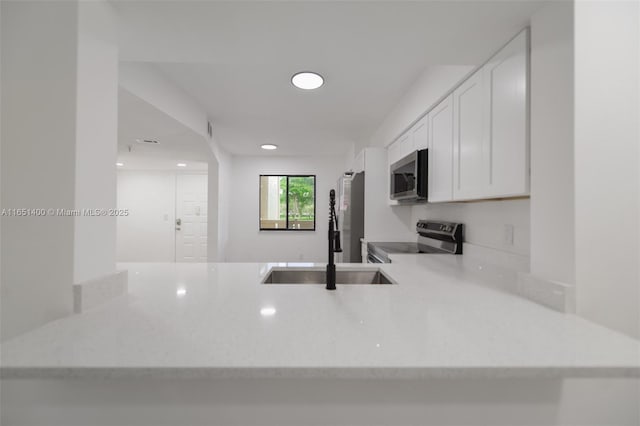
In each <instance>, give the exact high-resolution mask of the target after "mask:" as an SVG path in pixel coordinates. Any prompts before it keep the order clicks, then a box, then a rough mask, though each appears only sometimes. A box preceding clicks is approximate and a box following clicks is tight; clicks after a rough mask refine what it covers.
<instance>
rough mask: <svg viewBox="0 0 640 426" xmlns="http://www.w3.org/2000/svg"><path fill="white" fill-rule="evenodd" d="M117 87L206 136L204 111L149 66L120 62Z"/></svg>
mask: <svg viewBox="0 0 640 426" xmlns="http://www.w3.org/2000/svg"><path fill="white" fill-rule="evenodd" d="M120 85H121V86H122V87H124V88H125V89H127V90H128V91H129V92H131V93H133V94H134V95H136V96H138V97H139V98H141V99H144V100H145V101H147V102H148V103H150V104H151V105H153V106H155V107H156V108H158V109H159V110H160V111H163V112H164V113H165V114H167V115H170V116H171V117H173V118H174V119H176V120H177V121H179V122H180V123H182V124H184V125H185V126H187V127H189V128H190V129H191V130H193V131H195V132H196V133H198V134H199V135H202V136H206V135H207V114H206V113H205V111H204V109H203V108H202V107H201V106H200V105H199V104H198V103H197V102H196V101H194V100H193V99H192V98H191V97H190V96H189V95H187V94H186V93H185V92H184V91H183V90H182V89H180V88H179V87H177V86H176V85H175V84H173V83H172V82H171V81H170V80H169V79H167V78H166V77H165V76H164V75H163V74H162V73H160V72H159V71H158V70H157V69H156V68H154V66H153V65H151V64H147V63H143V62H121V63H120Z"/></svg>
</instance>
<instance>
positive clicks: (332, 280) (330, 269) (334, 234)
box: [326, 189, 342, 290]
mask: <svg viewBox="0 0 640 426" xmlns="http://www.w3.org/2000/svg"><path fill="white" fill-rule="evenodd" d="M340 252H342V249H341V248H340V231H339V230H338V216H336V191H334V190H333V189H332V190H331V191H329V263H328V264H327V286H326V289H327V290H335V289H336V264H335V262H334V259H333V257H334V256H333V255H334V253H340Z"/></svg>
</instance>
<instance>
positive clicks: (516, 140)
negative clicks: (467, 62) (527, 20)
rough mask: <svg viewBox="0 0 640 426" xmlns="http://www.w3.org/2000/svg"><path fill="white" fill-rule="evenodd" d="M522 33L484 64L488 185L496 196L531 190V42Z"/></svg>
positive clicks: (507, 195)
mask: <svg viewBox="0 0 640 426" xmlns="http://www.w3.org/2000/svg"><path fill="white" fill-rule="evenodd" d="M527 35H528V34H527V32H523V33H520V35H518V37H516V38H515V39H513V40H512V41H511V42H510V43H509V44H508V45H507V46H505V47H504V48H503V49H502V50H500V52H498V53H497V54H496V55H495V56H494V57H493V58H491V60H489V62H488V63H487V64H486V65H485V66H484V67H483V69H482V73H483V76H484V85H485V91H486V94H485V98H486V99H487V117H486V119H485V124H486V126H487V128H486V139H487V150H488V154H487V157H488V158H487V159H486V160H485V161H487V162H488V170H489V187H488V189H487V193H488V194H489V195H491V196H494V197H510V196H518V195H525V194H528V193H529V138H528V134H529V128H528V116H529V115H528V114H529V105H528V96H527V93H528V87H527V86H528V68H529V64H528V55H527V50H528V41H527Z"/></svg>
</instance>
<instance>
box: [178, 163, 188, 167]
mask: <svg viewBox="0 0 640 426" xmlns="http://www.w3.org/2000/svg"><path fill="white" fill-rule="evenodd" d="M176 166H178V167H187V165H186V164H185V163H178V164H176Z"/></svg>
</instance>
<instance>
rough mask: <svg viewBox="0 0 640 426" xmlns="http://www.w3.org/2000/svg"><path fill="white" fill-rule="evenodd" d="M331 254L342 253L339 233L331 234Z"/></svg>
mask: <svg viewBox="0 0 640 426" xmlns="http://www.w3.org/2000/svg"><path fill="white" fill-rule="evenodd" d="M333 252H334V253H342V247H340V231H334V232H333Z"/></svg>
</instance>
